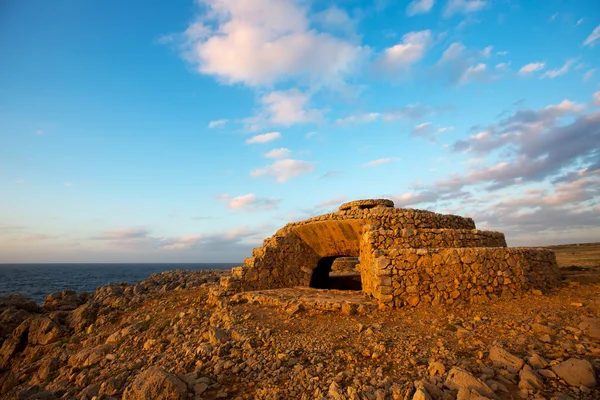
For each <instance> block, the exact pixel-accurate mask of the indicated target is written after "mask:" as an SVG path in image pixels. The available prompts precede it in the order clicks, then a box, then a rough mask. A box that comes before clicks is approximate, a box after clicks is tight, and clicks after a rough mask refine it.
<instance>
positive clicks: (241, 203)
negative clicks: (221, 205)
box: [227, 193, 279, 211]
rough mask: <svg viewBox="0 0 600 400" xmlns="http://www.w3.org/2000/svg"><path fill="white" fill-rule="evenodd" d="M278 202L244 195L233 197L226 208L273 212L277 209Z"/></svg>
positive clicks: (251, 194)
mask: <svg viewBox="0 0 600 400" xmlns="http://www.w3.org/2000/svg"><path fill="white" fill-rule="evenodd" d="M278 202H279V201H278V200H275V199H270V198H266V197H258V196H256V195H255V194H254V193H249V194H245V195H243V196H238V197H234V198H232V199H231V200H229V202H228V204H227V207H229V208H232V209H235V210H239V209H245V210H251V211H255V210H273V209H275V208H277V203H278Z"/></svg>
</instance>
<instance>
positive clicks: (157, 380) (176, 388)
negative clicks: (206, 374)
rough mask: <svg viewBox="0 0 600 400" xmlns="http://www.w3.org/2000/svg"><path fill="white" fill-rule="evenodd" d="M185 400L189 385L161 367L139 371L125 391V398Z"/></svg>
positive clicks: (133, 399)
mask: <svg viewBox="0 0 600 400" xmlns="http://www.w3.org/2000/svg"><path fill="white" fill-rule="evenodd" d="M145 399H154V400H185V399H187V387H186V385H185V383H183V382H182V381H181V380H180V379H179V378H177V377H176V376H175V375H173V374H170V373H168V372H167V371H165V370H164V369H162V368H159V367H150V368H148V369H147V370H146V371H144V372H141V373H139V374H138V375H137V376H136V378H135V379H134V381H133V382H132V383H131V385H129V386H128V387H127V388H126V389H125V391H124V392H123V400H145Z"/></svg>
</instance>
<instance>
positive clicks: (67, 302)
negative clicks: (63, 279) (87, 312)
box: [44, 290, 85, 311]
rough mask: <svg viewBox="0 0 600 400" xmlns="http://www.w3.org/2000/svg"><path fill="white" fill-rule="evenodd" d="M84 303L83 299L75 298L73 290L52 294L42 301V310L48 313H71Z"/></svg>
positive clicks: (75, 294)
mask: <svg viewBox="0 0 600 400" xmlns="http://www.w3.org/2000/svg"><path fill="white" fill-rule="evenodd" d="M84 302H85V297H81V296H77V293H75V291H74V290H63V291H62V292H59V293H52V294H49V295H48V296H46V298H45V299H44V308H45V309H46V310H48V311H71V310H74V309H76V308H77V307H79V306H80V305H81V304H83V303H84Z"/></svg>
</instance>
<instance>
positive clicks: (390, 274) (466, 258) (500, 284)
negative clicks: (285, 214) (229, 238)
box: [221, 199, 560, 308]
mask: <svg viewBox="0 0 600 400" xmlns="http://www.w3.org/2000/svg"><path fill="white" fill-rule="evenodd" d="M339 257H360V263H359V265H358V271H359V272H360V279H361V283H362V291H363V292H364V293H365V294H367V295H370V296H372V297H373V298H375V299H376V300H377V301H378V303H379V306H380V307H381V308H389V307H403V306H417V305H419V304H432V305H435V304H449V303H453V302H455V301H460V300H462V301H468V302H481V301H486V300H488V299H490V298H496V297H500V296H513V295H516V294H520V293H524V292H527V291H530V290H546V289H548V288H550V287H551V286H553V285H555V284H556V283H558V281H559V279H560V272H559V270H558V267H557V265H556V258H555V256H554V253H553V252H551V251H549V250H544V249H529V248H507V247H506V241H505V238H504V235H503V234H502V233H500V232H491V231H480V230H477V229H475V223H474V222H473V220H472V219H471V218H463V217H460V216H456V215H443V214H437V213H433V212H430V211H424V210H415V209H401V208H394V203H393V202H392V201H390V200H383V199H381V200H359V201H353V202H350V203H346V204H342V205H341V206H340V208H339V211H337V212H334V213H331V214H325V215H321V216H318V217H314V218H310V219H308V220H305V221H301V222H295V223H290V224H287V225H286V226H284V227H283V228H282V229H280V230H279V231H277V232H276V233H275V235H273V236H272V237H270V238H268V239H266V240H265V241H264V244H263V246H262V247H259V248H255V249H254V250H253V252H252V257H250V258H247V259H246V260H245V261H244V265H243V266H240V267H235V268H233V270H232V274H231V276H227V277H224V278H222V279H221V285H222V286H224V287H225V288H227V289H228V290H233V291H247V290H259V289H274V288H283V287H293V286H311V287H316V288H331V287H332V285H331V282H332V281H333V279H332V278H331V277H330V276H329V273H330V272H331V269H332V264H333V262H334V260H335V259H336V258H339Z"/></svg>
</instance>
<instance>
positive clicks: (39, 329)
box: [13, 317, 65, 345]
mask: <svg viewBox="0 0 600 400" xmlns="http://www.w3.org/2000/svg"><path fill="white" fill-rule="evenodd" d="M64 334H65V331H64V329H63V328H62V327H61V326H60V325H58V324H57V323H56V322H54V321H53V320H51V319H50V318H48V317H31V318H28V319H26V320H25V321H23V322H22V323H21V324H20V325H19V326H18V327H17V328H16V329H15V330H14V332H13V338H14V339H16V340H18V341H20V342H22V343H23V342H25V343H27V344H30V345H38V344H42V345H45V344H50V343H54V342H56V341H57V340H59V339H60V338H61V337H63V336H64Z"/></svg>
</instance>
